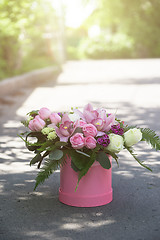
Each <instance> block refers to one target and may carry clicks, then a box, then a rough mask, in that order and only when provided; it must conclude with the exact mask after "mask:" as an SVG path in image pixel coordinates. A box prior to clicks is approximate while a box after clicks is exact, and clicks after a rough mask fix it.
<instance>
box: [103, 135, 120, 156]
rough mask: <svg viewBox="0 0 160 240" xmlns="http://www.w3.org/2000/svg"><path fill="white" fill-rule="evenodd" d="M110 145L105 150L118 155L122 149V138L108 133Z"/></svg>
mask: <svg viewBox="0 0 160 240" xmlns="http://www.w3.org/2000/svg"><path fill="white" fill-rule="evenodd" d="M108 136H109V139H110V143H109V145H108V147H107V149H108V150H109V151H111V152H115V153H118V152H120V151H121V150H122V149H123V144H124V141H123V137H122V136H120V135H117V134H114V133H110V134H109V135H108Z"/></svg>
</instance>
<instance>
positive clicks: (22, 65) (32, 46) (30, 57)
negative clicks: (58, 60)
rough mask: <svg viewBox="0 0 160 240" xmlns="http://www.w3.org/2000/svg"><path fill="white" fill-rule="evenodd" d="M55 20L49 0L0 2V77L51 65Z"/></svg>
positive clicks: (6, 0) (55, 38)
mask: <svg viewBox="0 0 160 240" xmlns="http://www.w3.org/2000/svg"><path fill="white" fill-rule="evenodd" d="M57 21H58V20H57V16H56V12H55V10H54V8H53V6H52V3H51V1H50V0H45V1H44V0H20V1H16V0H1V1H0V69H1V71H0V78H3V77H5V76H10V75H13V74H15V73H17V71H18V72H23V71H27V70H30V69H34V68H37V67H43V66H45V65H51V64H53V62H54V61H55V57H54V55H53V51H54V45H53V43H55V42H57V33H56V32H57V28H58V24H57Z"/></svg>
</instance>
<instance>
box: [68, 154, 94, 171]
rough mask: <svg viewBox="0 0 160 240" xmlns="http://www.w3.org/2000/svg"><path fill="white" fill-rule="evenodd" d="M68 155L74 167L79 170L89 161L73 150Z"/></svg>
mask: <svg viewBox="0 0 160 240" xmlns="http://www.w3.org/2000/svg"><path fill="white" fill-rule="evenodd" d="M69 155H70V156H71V160H72V161H73V163H74V165H75V166H76V167H77V168H78V169H80V170H81V169H83V168H84V167H85V166H86V164H87V162H88V160H89V159H90V158H89V157H87V156H85V155H83V154H80V153H78V152H77V151H75V150H72V151H70V153H69Z"/></svg>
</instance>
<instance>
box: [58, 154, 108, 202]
mask: <svg viewBox="0 0 160 240" xmlns="http://www.w3.org/2000/svg"><path fill="white" fill-rule="evenodd" d="M109 159H110V161H111V159H112V158H111V156H109ZM77 181H78V173H77V172H75V171H74V170H73V169H72V168H71V158H70V157H67V159H66V163H65V164H64V165H63V166H62V168H61V170H60V188H59V201H60V202H62V203H64V204H67V205H70V206H75V207H96V206H101V205H105V204H107V203H109V202H111V201H112V199H113V191H112V167H111V168H110V169H104V168H103V167H102V166H101V165H100V164H99V162H97V161H96V162H94V164H93V165H92V166H91V168H90V169H89V171H88V173H87V174H86V175H85V176H83V177H82V179H81V180H80V182H79V185H78V188H77V191H75V188H76V185H77Z"/></svg>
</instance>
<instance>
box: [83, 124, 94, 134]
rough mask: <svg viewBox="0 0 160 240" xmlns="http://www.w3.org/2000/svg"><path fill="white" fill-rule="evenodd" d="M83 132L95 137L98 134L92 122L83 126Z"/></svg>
mask: <svg viewBox="0 0 160 240" xmlns="http://www.w3.org/2000/svg"><path fill="white" fill-rule="evenodd" d="M83 132H84V135H85V136H86V137H87V136H92V137H95V136H96V135H97V128H96V127H95V126H94V125H93V124H91V123H89V124H85V125H84V126H83Z"/></svg>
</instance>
